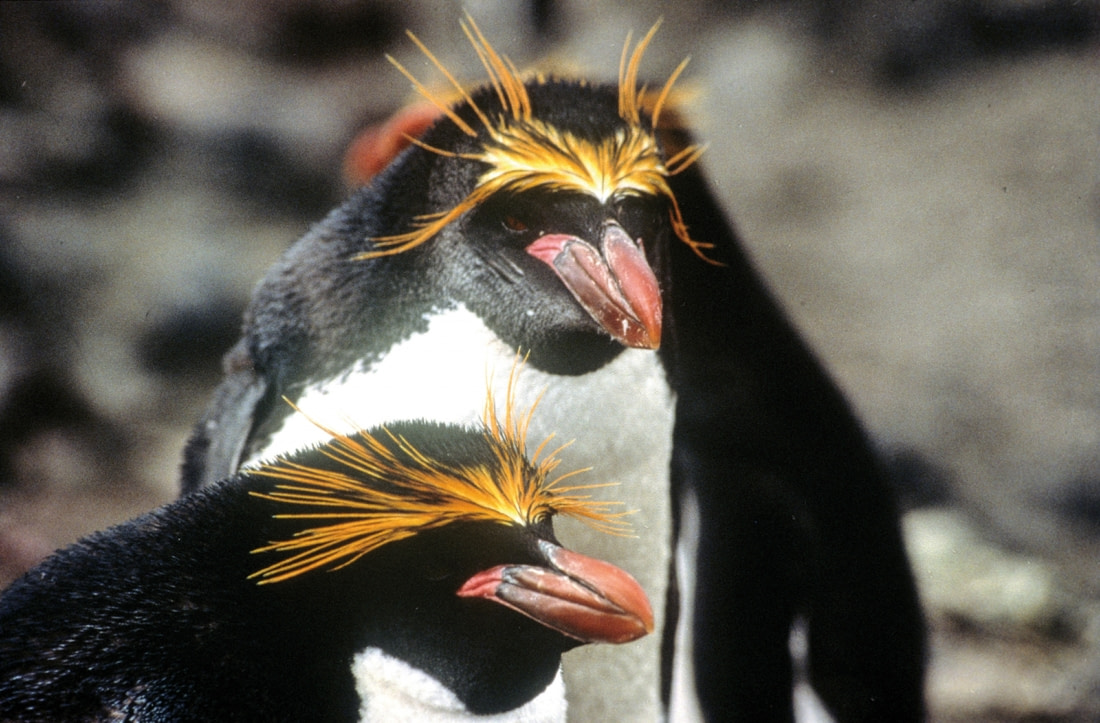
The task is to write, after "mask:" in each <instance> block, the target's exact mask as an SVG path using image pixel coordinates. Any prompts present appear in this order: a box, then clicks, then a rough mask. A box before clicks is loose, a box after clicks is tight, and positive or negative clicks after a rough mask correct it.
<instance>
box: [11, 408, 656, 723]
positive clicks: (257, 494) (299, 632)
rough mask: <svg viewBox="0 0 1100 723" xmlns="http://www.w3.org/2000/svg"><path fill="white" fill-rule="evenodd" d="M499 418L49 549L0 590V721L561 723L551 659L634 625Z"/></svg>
mask: <svg viewBox="0 0 1100 723" xmlns="http://www.w3.org/2000/svg"><path fill="white" fill-rule="evenodd" d="M505 425H507V427H508V428H509V429H515V430H518V429H519V427H515V426H514V425H513V424H512V421H511V420H506V421H505V423H504V424H503V425H502V424H496V423H495V422H494V425H493V426H490V427H489V428H488V432H486V431H485V430H476V429H467V428H459V427H455V426H443V425H438V424H428V423H422V422H421V423H406V424H397V425H390V426H388V427H386V428H384V429H381V428H380V429H377V430H374V431H373V432H369V433H366V432H363V433H356V434H354V435H350V436H338V437H337V438H336V439H335V440H333V441H331V442H330V443H329V444H327V445H325V446H324V447H321V448H318V449H316V450H311V451H308V452H303V453H300V454H297V455H294V456H293V457H291V458H287V459H280V460H279V461H277V462H275V463H273V464H271V465H266V466H264V467H261V468H259V469H258V470H253V471H251V472H246V473H242V474H240V475H237V476H235V477H233V478H231V479H229V480H226V481H223V482H219V483H215V484H214V485H210V486H208V487H206V488H204V489H203V490H200V491H198V492H196V493H195V494H193V495H189V496H186V497H184V498H182V499H180V500H178V501H176V502H175V503H173V504H171V505H168V506H166V507H164V508H161V509H160V510H157V511H154V512H152V513H149V514H148V515H145V516H143V517H141V518H138V519H136V520H134V521H132V522H129V523H125V524H123V525H121V526H118V527H116V528H112V529H111V530H108V531H106V532H103V533H98V534H96V535H93V536H91V537H89V538H87V539H85V540H83V541H81V542H80V543H77V544H76V545H75V546H73V547H71V548H68V549H66V550H64V551H62V552H60V553H58V554H56V555H55V556H54V557H52V558H50V559H48V560H47V561H46V562H44V563H42V564H41V565H40V566H38V567H37V568H35V569H33V570H32V571H30V572H29V573H27V575H25V576H24V577H23V578H21V579H20V580H19V581H17V582H16V583H15V584H14V585H13V586H12V587H11V588H9V590H7V591H6V592H5V594H4V595H3V597H0V719H3V720H27V721H32V720H50V721H59V720H107V719H111V720H114V719H123V720H172V721H186V720H227V721H235V720H240V721H245V720H247V721H253V720H265V721H279V720H286V721H302V720H311V721H312V720H315V721H357V720H369V721H394V720H418V721H419V720H426V721H433V720H434V721H443V720H449V721H460V720H472V719H474V717H475V716H479V717H477V718H476V719H477V720H489V721H493V720H499V721H505V720H508V721H512V720H522V721H562V720H564V716H565V701H564V691H563V686H562V682H561V675H560V658H561V654H562V653H563V652H564V651H566V650H569V649H571V648H573V647H576V646H577V645H580V644H582V643H584V642H597V641H598V642H627V641H629V640H632V639H635V638H637V637H640V636H642V635H644V634H645V633H646V632H648V630H651V629H652V612H651V611H650V609H649V605H648V602H647V601H646V599H645V595H644V593H643V592H642V590H641V588H640V587H638V585H637V583H636V582H634V581H633V580H632V579H631V578H630V577H629V575H627V574H626V573H624V572H622V571H621V570H619V569H618V568H614V567H612V566H611V565H609V564H607V563H602V562H600V561H598V560H593V559H592V558H587V557H585V556H582V555H578V554H577V553H573V552H571V551H569V550H565V549H563V548H562V547H560V546H559V545H558V543H557V542H556V539H555V537H554V533H553V530H552V528H551V523H550V517H551V516H552V515H553V514H555V512H557V511H558V509H563V510H564V509H566V508H568V507H569V506H571V505H573V506H574V509H575V510H584V511H583V512H582V513H581V514H582V515H585V516H589V517H591V518H592V519H595V520H600V519H603V518H604V517H605V515H604V513H603V512H602V511H601V510H602V509H603V508H602V507H599V506H598V505H597V506H596V507H591V506H589V503H588V502H587V501H584V500H578V499H577V498H575V497H571V496H570V492H569V490H568V489H562V488H560V487H555V485H556V484H557V482H556V481H555V480H553V479H551V477H550V472H551V471H552V470H553V468H554V467H555V466H556V462H553V461H552V460H553V456H552V455H551V456H550V457H546V458H544V459H543V460H542V461H541V462H536V461H528V460H526V459H525V458H524V457H523V452H522V449H523V444H522V437H523V432H522V431H520V432H518V434H517V433H513V432H512V431H508V430H506V429H505ZM502 430H504V431H502ZM516 440H519V442H518V443H514V442H516ZM548 460H550V461H551V462H552V463H549V464H548ZM502 480H503V481H502ZM470 489H473V490H474V491H473V492H471V491H469V490H470ZM483 495H486V496H483ZM288 505H289V506H288ZM576 505H580V506H579V507H576ZM567 514H568V512H567ZM406 516H408V517H409V518H410V519H415V520H416V523H415V524H411V523H406V522H404V521H403V520H404V518H405V517H406ZM334 519H335V520H337V521H336V522H333V520H334ZM606 519H607V521H608V522H610V523H611V524H612V525H613V524H615V522H614V520H615V516H614V515H611V516H609V517H606ZM318 522H319V523H320V524H319V525H318V524H316V523H318ZM349 525H350V526H355V525H358V526H359V527H358V528H356V529H357V530H358V531H357V532H356V534H348V533H347V532H345V531H344V530H346V529H347V528H348V526H349ZM372 535H374V537H372ZM272 540H276V541H278V540H282V542H272ZM287 552H292V553H293V554H292V555H291V556H289V557H287V556H286V553H287ZM272 557H275V558H276V559H275V561H274V562H273V561H272ZM280 557H281V559H280ZM268 563H271V564H268ZM265 564H266V565H267V567H264V565H265ZM261 568H262V569H261ZM480 716H486V717H485V718H482V717H480Z"/></svg>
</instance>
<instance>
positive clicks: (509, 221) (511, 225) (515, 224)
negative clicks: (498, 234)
mask: <svg viewBox="0 0 1100 723" xmlns="http://www.w3.org/2000/svg"><path fill="white" fill-rule="evenodd" d="M501 223H502V224H504V228H506V229H508V230H509V231H514V232H516V233H522V232H523V231H526V230H527V228H528V227H527V224H525V223H524V222H523V221H521V220H520V219H518V218H516V217H515V216H505V217H504V219H503V220H502V221H501Z"/></svg>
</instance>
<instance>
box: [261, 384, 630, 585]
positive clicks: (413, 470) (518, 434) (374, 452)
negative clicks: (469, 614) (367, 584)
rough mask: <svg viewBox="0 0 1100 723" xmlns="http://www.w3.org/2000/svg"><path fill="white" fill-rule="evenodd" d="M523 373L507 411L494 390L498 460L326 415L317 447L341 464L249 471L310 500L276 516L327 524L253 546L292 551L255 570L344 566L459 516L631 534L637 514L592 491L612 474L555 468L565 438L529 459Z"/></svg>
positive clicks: (488, 414)
mask: <svg viewBox="0 0 1100 723" xmlns="http://www.w3.org/2000/svg"><path fill="white" fill-rule="evenodd" d="M515 374H516V371H515V370H513V372H512V375H511V376H510V378H509V382H508V390H507V398H506V400H505V413H504V418H503V419H501V418H499V417H498V415H497V412H496V407H495V404H494V401H493V396H492V393H491V391H490V393H489V394H488V395H487V399H486V402H485V411H484V414H483V418H482V434H483V435H484V438H485V440H486V441H487V442H488V444H489V447H490V449H491V450H492V452H493V456H494V460H493V463H492V464H478V465H465V466H461V465H454V464H449V463H447V462H445V461H443V460H437V459H433V458H432V457H430V456H428V455H427V454H425V453H424V452H422V451H421V450H419V449H417V448H416V447H414V446H413V445H412V444H411V443H410V442H409V441H408V440H407V439H405V438H404V437H402V436H399V435H395V434H394V433H392V432H390V431H389V430H388V429H383V430H382V432H381V433H380V434H381V435H385V437H384V438H383V437H379V436H374V435H371V434H369V433H367V432H365V431H359V432H357V433H355V434H352V435H347V434H340V433H339V432H335V431H333V430H330V429H328V428H326V427H324V426H323V425H320V424H318V426H319V427H321V428H322V429H324V430H325V431H326V432H328V434H329V435H330V436H331V437H332V439H331V440H330V441H329V442H328V443H327V444H325V445H324V446H323V447H321V448H319V450H318V451H319V452H320V453H321V454H323V455H325V456H326V457H328V458H329V459H330V460H332V461H334V462H336V463H337V464H336V465H335V467H334V468H333V469H321V468H316V467H310V466H307V465H304V464H301V463H298V462H294V461H291V460H286V459H281V460H276V461H275V462H272V463H269V464H265V465H264V466H262V467H260V468H258V469H256V470H252V471H250V472H249V473H248V474H250V475H253V476H256V477H266V478H270V479H274V480H277V481H278V482H277V484H275V486H274V489H273V490H272V491H270V492H252V493H251V494H252V495H254V496H256V497H259V498H262V499H265V500H269V501H272V502H278V503H281V504H287V505H291V506H296V507H300V508H304V511H297V512H287V513H280V514H277V515H276V516H275V517H276V518H278V519H291V520H313V521H318V522H322V523H323V524H320V525H318V526H316V527H310V528H308V529H305V530H303V531H301V532H299V533H297V534H295V535H294V536H293V537H291V538H290V539H288V540H283V541H279V542H271V543H269V544H267V545H265V546H263V547H260V548H258V549H256V550H253V552H254V553H265V552H283V553H292V554H291V555H290V556H289V557H286V558H285V559H283V560H280V561H279V562H276V563H273V564H271V565H268V566H267V567H265V568H263V569H262V570H259V571H257V572H255V573H253V574H252V575H250V576H249V577H250V578H258V579H259V583H260V584H265V583H272V582H280V581H283V580H287V579H290V578H292V577H296V576H297V575H301V574H302V573H305V572H309V571H310V570H315V569H318V568H328V569H339V568H342V567H345V566H347V565H350V564H352V563H354V562H355V561H356V560H358V559H359V558H361V557H362V556H363V555H366V554H368V553H370V552H372V551H374V550H376V549H378V548H379V547H381V546H382V545H385V544H388V543H390V542H394V541H397V540H402V539H405V538H408V537H411V536H413V535H416V534H418V533H420V532H423V531H425V530H431V529H435V528H438V527H442V526H444V525H447V524H450V523H452V522H459V521H480V522H494V523H499V524H515V525H530V524H534V523H537V522H539V521H540V520H542V519H545V518H547V517H549V516H551V515H554V514H562V515H568V516H570V517H575V518H578V519H580V520H582V521H585V522H587V523H589V524H591V525H592V526H594V527H596V528H597V529H600V530H602V531H604V532H609V533H612V534H618V535H626V534H629V525H628V524H627V523H626V522H625V521H624V520H623V519H622V517H623V516H624V515H627V514H630V513H629V512H628V511H613V509H614V507H616V506H618V505H620V504H621V503H618V502H609V501H600V500H594V499H592V497H591V495H590V494H588V493H589V491H590V490H593V489H595V488H598V487H605V486H608V484H607V483H605V484H586V485H578V484H570V485H566V484H563V482H564V481H565V480H566V479H568V478H571V477H573V476H574V475H576V474H580V473H582V472H585V471H587V470H576V471H573V472H567V473H564V474H558V475H556V476H552V473H553V472H554V470H555V469H556V468H557V467H558V465H559V464H560V462H561V460H560V458H558V457H557V454H558V452H560V450H561V449H562V447H559V448H557V449H555V450H553V451H550V452H548V453H547V452H546V447H547V445H548V444H549V442H550V438H547V439H546V440H543V442H542V443H541V444H539V446H538V448H537V449H536V450H535V452H534V454H533V455H531V457H530V458H529V459H528V457H527V456H526V454H525V444H526V436H527V428H528V424H529V422H530V420H531V416H532V414H533V413H534V410H535V407H536V406H537V405H538V402H537V401H536V402H535V404H533V405H532V406H531V408H530V409H529V410H528V411H527V412H526V413H525V414H523V415H519V416H517V415H516V414H515V411H514V380H515ZM311 421H313V420H311ZM314 423H315V424H317V422H314ZM383 439H388V441H389V444H386V443H384V441H383ZM379 483H381V484H379Z"/></svg>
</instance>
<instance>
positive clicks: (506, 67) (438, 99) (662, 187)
mask: <svg viewBox="0 0 1100 723" xmlns="http://www.w3.org/2000/svg"><path fill="white" fill-rule="evenodd" d="M660 25H661V21H660V20H658V21H657V22H656V23H655V24H654V25H653V27H652V28H650V30H649V32H648V33H646V35H645V36H644V37H643V38H642V39H641V40H640V41H639V42H638V44H637V45H636V46H634V48H633V50H630V45H631V39H632V38H631V34H629V33H628V34H627V38H626V42H625V43H624V44H623V52H622V57H621V58H620V62H619V116H620V117H621V118H622V119H623V121H625V122H626V127H625V128H620V129H618V130H616V131H615V133H614V134H613V135H611V136H608V137H605V138H602V139H600V140H599V141H592V140H589V139H586V138H581V137H578V136H576V135H575V134H572V133H570V132H568V131H563V130H561V129H558V128H555V127H554V126H552V125H550V124H547V123H544V122H542V121H539V120H538V119H536V118H534V117H533V116H532V113H531V100H530V97H529V96H528V93H527V86H526V85H525V82H524V80H523V78H522V77H521V76H520V73H519V72H518V71H517V70H516V67H515V66H514V65H513V64H512V62H511V61H510V60H509V59H508V58H507V57H506V56H502V55H500V54H498V53H497V52H496V51H495V50H494V49H493V47H492V46H491V45H490V44H489V42H488V40H486V38H485V36H484V35H483V34H482V33H481V30H480V29H479V28H478V26H477V23H475V22H474V20H473V18H472V17H470V16H469V15H467V16H466V22H462V23H461V26H462V30H463V32H464V33H465V34H466V37H467V38H468V39H469V41H470V44H471V45H472V46H473V48H474V52H476V53H477V56H478V58H479V60H480V61H481V64H482V66H483V67H484V68H485V72H486V74H487V76H488V79H489V84H490V86H491V87H492V88H493V90H494V91H495V93H496V96H497V99H498V100H499V102H500V105H501V108H502V109H503V113H502V114H500V115H499V116H498V117H496V118H493V119H490V118H489V116H488V115H487V114H486V113H485V112H484V111H483V110H482V109H481V108H480V107H479V106H478V105H477V103H476V102H475V101H474V99H473V98H472V97H471V95H470V93H469V92H468V91H467V90H466V89H465V88H464V87H463V86H462V85H461V84H460V83H459V82H458V81H457V80H456V79H455V77H454V75H453V74H452V73H451V72H450V71H448V70H447V68H446V67H445V66H444V65H443V63H442V62H440V60H439V59H438V58H437V57H436V56H435V55H434V54H432V52H431V51H430V50H428V48H427V47H426V46H425V45H424V43H422V42H421V41H420V39H419V38H417V37H416V36H415V35H414V34H413V33H412V32H407V34H408V36H409V38H411V39H412V41H413V43H415V44H416V46H417V47H418V48H419V49H420V51H421V52H422V53H423V54H424V56H425V57H426V58H428V60H429V61H431V63H432V64H433V65H434V66H435V67H436V68H437V69H438V70H439V71H440V72H441V73H442V74H443V76H444V77H445V78H446V79H447V81H448V82H449V83H450V85H451V86H452V87H453V89H454V90H455V91H456V92H457V94H458V97H459V98H461V99H462V101H464V102H465V104H466V105H468V106H469V107H470V108H471V110H472V111H473V113H474V115H476V116H477V118H478V121H479V122H480V123H481V125H482V126H483V128H484V130H485V133H486V137H485V138H484V139H483V140H482V142H481V149H480V150H479V151H478V152H474V153H457V152H453V151H447V150H444V149H441V148H436V147H434V146H431V145H428V144H426V143H424V142H422V141H420V140H418V139H415V138H410V139H409V140H410V141H411V142H412V143H414V144H415V145H417V146H419V147H421V148H423V149H425V150H427V151H430V152H432V153H437V154H439V155H444V156H450V157H459V158H466V159H470V160H474V161H478V162H481V163H484V164H485V165H487V166H488V169H487V170H486V171H485V172H484V173H482V175H481V176H480V177H479V178H478V181H477V184H476V186H475V187H474V190H473V191H471V192H470V194H469V195H467V196H466V198H465V199H463V200H462V201H460V202H459V203H457V204H456V205H455V206H454V207H452V208H450V209H448V210H447V211H443V212H440V213H434V214H427V215H424V216H420V217H418V218H417V219H416V222H415V224H414V228H413V229H412V230H410V231H408V232H406V233H402V234H396V235H393V236H383V237H377V238H374V239H372V240H373V241H374V243H375V246H376V248H375V249H374V250H371V251H368V252H365V253H363V254H360V255H359V256H358V257H357V258H361V259H369V258H376V257H380V256H389V255H392V254H397V253H401V252H403V251H407V250H408V249H411V248H414V247H416V246H419V245H420V244H422V243H424V242H425V241H427V240H428V239H430V238H432V237H433V236H435V235H436V234H437V233H439V232H440V231H442V230H443V228H444V227H446V226H447V225H448V224H450V223H451V222H452V221H454V220H456V219H457V218H459V217H460V216H462V215H463V214H464V213H466V212H468V211H471V210H473V209H475V208H477V207H478V206H479V205H481V204H482V203H484V202H485V201H486V200H487V199H488V198H489V197H490V196H492V195H493V194H496V193H498V192H519V191H527V190H532V189H548V190H564V191H575V192H580V193H586V194H589V195H592V196H594V197H595V198H597V199H598V200H599V201H600V202H606V201H607V200H608V199H610V198H612V197H614V196H618V195H649V196H656V197H664V198H665V199H666V200H667V201H668V202H669V216H670V220H671V223H672V229H673V232H674V233H675V234H676V236H677V237H678V238H679V239H680V240H681V241H683V242H684V243H686V244H687V245H688V246H689V247H690V248H691V249H692V250H693V251H694V252H695V253H696V254H697V255H698V256H699V257H700V258H703V259H704V260H707V261H710V259H708V258H707V256H706V255H705V253H704V249H707V248H711V247H712V246H713V244H709V243H705V242H702V241H696V240H694V239H692V238H691V235H690V233H689V231H688V228H687V224H686V223H685V222H684V219H683V216H682V214H681V212H680V207H679V204H678V203H677V201H676V197H675V195H674V194H673V192H672V189H671V188H670V187H669V185H668V177H669V176H673V175H675V174H677V173H680V172H682V171H683V170H684V169H686V168H687V167H688V166H690V165H691V164H692V163H694V162H695V161H696V160H697V159H698V158H699V156H700V155H701V154H702V152H703V148H702V147H701V146H688V147H687V148H684V149H683V150H681V151H680V152H678V153H676V154H675V155H674V156H673V157H672V158H670V159H668V160H667V161H666V160H663V159H662V158H661V153H660V147H659V145H658V143H657V138H656V133H655V131H656V129H657V127H658V123H659V122H660V118H661V113H662V111H663V110H664V108H665V107H666V105H667V104H668V102H669V100H670V98H671V92H672V87H673V84H674V83H675V82H676V80H677V79H678V78H679V77H680V74H681V73H683V71H684V68H685V67H686V66H687V62H688V60H687V59H685V60H684V61H683V62H681V63H680V65H678V66H677V67H676V69H675V70H674V71H673V73H672V75H670V76H669V78H668V80H667V81H666V82H665V84H664V86H663V87H662V88H661V90H660V91H659V92H658V93H657V94H656V95H654V94H653V93H651V92H650V91H649V90H648V89H647V88H645V87H642V88H639V87H638V69H639V67H640V65H641V60H642V55H643V54H644V53H645V49H646V47H647V46H648V45H649V43H650V41H651V40H652V39H653V36H654V35H655V34H656V32H657V29H658V28H659V27H660ZM389 60H390V62H391V63H393V65H394V66H396V67H397V69H398V70H399V71H400V72H401V73H402V74H403V75H404V76H405V77H406V78H408V79H409V80H410V81H411V82H412V84H413V86H414V87H415V88H416V90H417V91H418V92H419V93H420V94H421V95H423V96H424V97H425V98H427V99H428V101H430V102H431V103H432V104H433V105H434V106H435V107H436V108H438V109H439V111H440V112H441V113H443V114H444V115H445V116H446V117H447V118H448V119H450V120H451V122H453V123H454V124H455V125H456V126H457V127H458V128H459V129H460V130H461V131H462V132H463V133H465V134H466V135H467V136H470V137H474V138H477V137H479V133H478V131H477V130H475V129H474V127H473V126H471V125H470V124H469V123H467V122H466V121H465V120H463V119H462V118H461V117H460V116H459V115H458V114H457V113H456V112H455V111H454V109H453V108H451V107H450V105H449V104H448V103H447V102H446V101H445V99H444V97H443V95H442V94H437V93H433V92H432V91H430V90H428V88H427V87H426V86H425V85H424V84H423V83H421V82H420V81H419V80H417V79H416V77H415V76H414V75H413V74H412V73H411V72H409V70H407V69H406V68H405V67H404V66H402V65H401V64H400V63H398V62H397V61H396V60H395V59H393V58H392V57H390V58H389ZM533 82H534V83H538V84H542V83H546V82H548V80H547V79H546V77H544V76H541V75H535V76H534V77H533ZM643 111H648V113H649V117H650V122H649V126H648V127H647V126H646V125H644V124H643V115H642V112H643Z"/></svg>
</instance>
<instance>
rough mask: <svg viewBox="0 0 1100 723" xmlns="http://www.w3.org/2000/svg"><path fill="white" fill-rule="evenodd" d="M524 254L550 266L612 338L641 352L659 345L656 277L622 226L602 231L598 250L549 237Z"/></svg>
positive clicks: (570, 239)
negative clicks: (639, 349)
mask: <svg viewBox="0 0 1100 723" xmlns="http://www.w3.org/2000/svg"><path fill="white" fill-rule="evenodd" d="M601 250H602V254H601ZM527 253H529V254H531V255H532V256H534V257H535V258H537V259H539V260H540V261H543V262H544V263H546V264H547V265H548V266H550V268H552V269H553V270H554V273H556V274H557V275H558V277H559V278H560V279H561V280H562V283H564V284H565V287H566V288H567V289H569V291H570V293H572V294H573V298H575V299H576V300H577V303H579V304H580V305H581V306H582V307H584V310H585V311H587V312H588V313H589V314H590V315H591V316H592V318H593V319H595V320H596V321H597V322H599V324H600V326H602V327H603V328H604V330H605V331H607V333H608V334H610V335H611V336H612V337H613V338H615V339H618V340H619V341H620V342H622V343H623V344H625V345H626V346H631V347H638V348H641V349H656V348H657V347H659V346H660V345H661V290H660V288H659V286H658V284H657V277H656V276H654V274H653V269H651V268H650V266H649V262H648V261H646V258H645V253H643V251H642V249H641V248H640V247H639V246H638V244H637V243H635V242H634V241H632V240H631V239H630V237H629V236H627V235H626V231H624V230H623V227H622V226H620V225H619V224H617V223H614V222H609V223H607V224H606V225H605V226H604V230H603V234H602V236H601V239H600V250H597V249H596V248H594V247H593V246H592V245H591V244H589V243H588V242H586V241H585V240H584V239H581V238H579V237H577V236H570V235H568V234H547V235H545V236H542V237H540V238H539V239H537V240H536V241H535V242H534V243H532V244H531V245H530V246H528V247H527Z"/></svg>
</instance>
